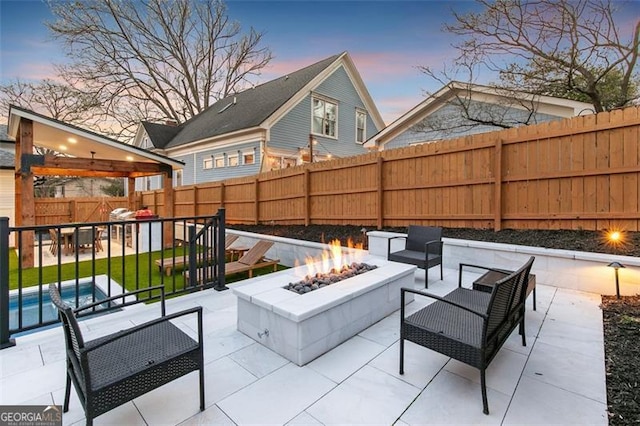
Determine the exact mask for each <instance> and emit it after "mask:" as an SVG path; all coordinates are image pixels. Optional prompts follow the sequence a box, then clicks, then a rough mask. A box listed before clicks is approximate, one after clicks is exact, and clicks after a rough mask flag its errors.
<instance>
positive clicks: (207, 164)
mask: <svg viewBox="0 0 640 426" xmlns="http://www.w3.org/2000/svg"><path fill="white" fill-rule="evenodd" d="M202 168H203V169H205V170H207V169H213V158H211V157H206V158H204V159H203V160H202Z"/></svg>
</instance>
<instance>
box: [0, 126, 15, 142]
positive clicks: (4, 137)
mask: <svg viewBox="0 0 640 426" xmlns="http://www.w3.org/2000/svg"><path fill="white" fill-rule="evenodd" d="M8 131H9V126H7V125H6V124H0V142H15V141H16V140H15V139H14V138H12V137H11V136H9V133H8Z"/></svg>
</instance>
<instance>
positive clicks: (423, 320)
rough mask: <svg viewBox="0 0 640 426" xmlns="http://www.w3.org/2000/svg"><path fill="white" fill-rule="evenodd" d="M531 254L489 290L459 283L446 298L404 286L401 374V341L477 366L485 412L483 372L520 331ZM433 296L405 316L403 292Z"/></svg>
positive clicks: (485, 393)
mask: <svg viewBox="0 0 640 426" xmlns="http://www.w3.org/2000/svg"><path fill="white" fill-rule="evenodd" d="M533 261H534V257H531V258H530V259H529V260H528V261H527V263H525V264H524V265H523V266H522V267H521V268H520V269H518V270H517V271H515V272H513V273H512V274H510V275H508V276H506V277H504V278H502V279H500V280H499V281H497V282H496V283H495V284H494V286H493V290H492V292H491V293H486V292H483V291H478V290H473V289H468V288H462V287H459V288H457V289H455V290H453V291H452V292H450V293H449V294H447V295H446V296H444V297H439V296H436V295H432V294H429V293H426V292H423V291H419V290H413V289H408V288H403V289H402V290H401V298H402V300H401V304H400V314H401V315H400V321H401V322H400V374H404V341H405V340H409V341H411V342H414V343H416V344H418V345H421V346H424V347H427V348H429V349H432V350H434V351H436V352H439V353H442V354H444V355H447V356H450V357H451V358H454V359H457V360H458V361H461V362H463V363H465V364H468V365H471V366H473V367H476V368H478V369H479V370H480V386H481V388H482V405H483V412H484V414H489V404H488V402H487V386H486V380H485V370H486V368H487V367H488V366H489V364H490V363H491V361H492V360H493V358H494V357H495V356H496V354H497V353H498V351H499V350H500V348H501V347H502V345H503V344H504V342H505V341H506V340H507V338H508V337H509V336H510V335H511V332H512V331H513V330H514V329H515V328H516V327H520V334H521V335H522V345H523V346H526V339H525V332H524V315H525V310H524V301H525V297H526V285H527V281H528V276H529V271H530V270H531V265H532V264H533ZM406 293H414V294H419V295H423V296H427V297H430V298H432V299H436V301H435V302H433V303H431V304H430V305H427V306H426V307H424V308H422V309H421V310H419V311H418V312H416V313H414V314H412V315H409V316H408V317H406V318H405V294H406Z"/></svg>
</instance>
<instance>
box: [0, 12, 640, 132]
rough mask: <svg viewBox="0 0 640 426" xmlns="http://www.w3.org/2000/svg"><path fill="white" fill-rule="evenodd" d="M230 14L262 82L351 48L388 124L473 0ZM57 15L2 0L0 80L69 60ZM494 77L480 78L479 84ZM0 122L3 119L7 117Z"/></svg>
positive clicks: (424, 83) (419, 91) (430, 85)
mask: <svg viewBox="0 0 640 426" xmlns="http://www.w3.org/2000/svg"><path fill="white" fill-rule="evenodd" d="M226 4H227V7H228V14H229V16H230V18H231V19H233V20H236V21H238V22H239V23H240V24H241V25H242V27H243V29H248V28H249V27H254V28H255V29H256V30H258V31H262V32H264V33H265V37H264V39H263V40H264V45H265V46H267V47H269V48H270V49H271V50H272V52H273V56H274V58H273V60H272V61H271V63H270V65H269V67H268V68H267V69H266V70H265V71H264V72H263V75H262V76H261V77H260V79H259V81H258V82H264V81H268V80H270V79H273V78H276V77H279V76H282V75H285V74H287V73H288V72H291V71H294V70H296V69H299V68H302V67H304V66H307V65H310V64H312V63H314V62H317V61H319V60H321V59H324V58H326V57H329V56H331V55H334V54H338V53H341V52H343V51H348V52H349V54H350V55H351V57H352V58H353V60H354V62H355V65H356V67H357V68H358V70H359V72H360V74H361V76H362V78H363V80H364V82H365V84H366V86H367V88H368V90H369V92H370V93H371V96H372V97H373V100H374V102H375V103H376V105H377V107H378V109H379V110H380V113H381V114H382V117H383V119H384V120H385V122H386V123H387V124H389V123H390V122H391V121H393V120H394V119H395V118H397V117H398V116H400V115H401V114H403V113H405V112H407V111H408V110H409V109H411V108H412V107H413V106H415V105H416V104H417V103H419V102H421V101H422V100H423V99H424V91H425V90H429V91H436V90H438V89H439V88H440V86H441V85H440V83H437V82H435V81H432V80H429V79H428V78H427V77H426V76H425V75H424V74H422V73H421V72H420V71H419V70H418V69H417V66H419V65H428V66H431V67H434V68H436V69H440V68H441V67H442V65H443V64H444V63H445V62H446V61H447V60H448V59H451V58H452V57H453V56H454V53H455V52H454V51H453V49H452V48H451V44H452V43H453V42H454V41H455V39H454V38H453V37H452V36H451V35H449V34H447V33H444V32H443V31H442V26H443V24H444V23H445V22H451V21H452V19H453V16H452V13H451V10H452V9H453V10H455V11H456V12H458V13H465V12H468V11H471V10H474V8H477V7H478V6H477V5H476V4H475V3H474V2H471V1H429V0H422V1H375V0H368V1H328V0H323V1H306V0H298V1H270V0H263V1H239V0H231V1H227V2H226ZM625 7H626V8H627V10H626V16H628V17H629V19H630V20H635V19H637V17H638V16H640V2H633V1H632V2H629V3H626V6H625ZM50 19H52V16H51V14H50V13H49V11H48V7H47V6H46V4H44V3H42V2H40V1H37V0H33V1H9V0H0V25H1V29H0V61H1V66H0V71H1V78H0V82H1V83H3V84H5V83H7V82H8V81H11V80H14V79H15V78H18V77H19V78H21V79H42V78H45V77H51V76H53V64H54V63H56V62H60V61H61V60H63V59H64V57H63V53H62V48H61V46H60V45H59V44H58V42H57V41H55V40H53V39H52V37H51V36H50V35H49V33H48V29H47V28H46V27H45V25H44V24H43V22H44V21H46V20H50ZM491 79H492V77H491V76H489V75H487V76H481V78H480V79H479V80H477V81H476V82H477V83H488V82H489V81H491ZM2 121H6V118H3V120H2Z"/></svg>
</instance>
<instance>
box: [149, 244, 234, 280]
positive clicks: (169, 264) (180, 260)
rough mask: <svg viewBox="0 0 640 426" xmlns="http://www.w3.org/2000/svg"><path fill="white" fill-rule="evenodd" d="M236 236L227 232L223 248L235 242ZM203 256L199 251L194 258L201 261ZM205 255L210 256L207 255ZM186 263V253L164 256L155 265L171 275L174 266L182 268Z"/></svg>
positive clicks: (187, 262) (187, 261)
mask: <svg viewBox="0 0 640 426" xmlns="http://www.w3.org/2000/svg"><path fill="white" fill-rule="evenodd" d="M238 238H239V237H238V235H234V234H227V235H226V236H225V238H224V249H225V250H227V249H229V246H230V245H231V244H233V243H235V242H236V240H237V239H238ZM204 257H205V256H203V254H202V253H199V254H198V256H197V258H196V259H197V260H198V263H202V261H203V260H204ZM207 257H211V256H210V255H208V256H207ZM188 264H189V256H188V255H187V254H185V255H182V256H179V257H175V258H173V257H165V258H164V259H157V260H156V265H157V266H158V268H160V272H162V271H163V270H164V273H165V274H166V275H167V276H171V272H172V271H173V269H174V268H182V267H184V266H186V265H188Z"/></svg>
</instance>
